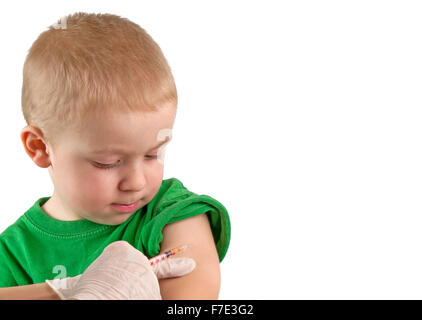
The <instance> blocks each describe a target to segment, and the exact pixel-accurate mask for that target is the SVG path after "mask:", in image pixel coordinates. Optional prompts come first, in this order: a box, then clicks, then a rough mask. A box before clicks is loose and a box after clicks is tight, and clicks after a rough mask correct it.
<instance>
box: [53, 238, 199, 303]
mask: <svg viewBox="0 0 422 320" xmlns="http://www.w3.org/2000/svg"><path fill="white" fill-rule="evenodd" d="M195 265H196V264H195V261H194V260H193V259H190V258H170V259H167V260H163V261H161V262H159V263H157V264H155V265H153V266H150V263H149V261H148V258H147V257H146V256H145V255H144V254H143V253H142V252H140V251H139V250H137V249H135V248H134V247H133V246H131V245H130V244H129V243H128V242H126V241H115V242H113V243H111V244H109V245H108V246H107V247H106V248H105V249H104V251H103V252H102V253H101V255H100V256H99V257H98V258H97V259H96V260H95V261H94V262H93V263H91V265H90V266H89V267H88V268H87V269H86V270H85V272H84V273H82V274H81V275H78V276H76V277H68V278H64V279H54V280H46V282H47V284H48V285H49V286H50V287H51V288H52V289H53V290H54V291H55V292H56V293H57V295H58V296H59V297H60V299H62V300H68V299H78V300H160V299H161V295H160V287H159V284H158V279H163V278H172V277H180V276H183V275H186V274H188V273H190V272H191V271H192V270H193V269H194V268H195Z"/></svg>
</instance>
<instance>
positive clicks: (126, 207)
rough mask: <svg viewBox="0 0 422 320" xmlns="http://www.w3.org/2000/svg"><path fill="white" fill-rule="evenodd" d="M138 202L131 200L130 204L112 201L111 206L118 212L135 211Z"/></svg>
mask: <svg viewBox="0 0 422 320" xmlns="http://www.w3.org/2000/svg"><path fill="white" fill-rule="evenodd" d="M138 204H139V200H138V201H136V202H133V203H131V204H119V203H112V204H111V206H112V207H113V208H114V209H116V210H117V211H120V212H125V213H127V212H132V211H135V209H136V207H137V206H138Z"/></svg>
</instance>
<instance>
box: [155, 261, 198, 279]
mask: <svg viewBox="0 0 422 320" xmlns="http://www.w3.org/2000/svg"><path fill="white" fill-rule="evenodd" d="M195 267H196V263H195V260H193V259H191V258H170V259H167V260H163V261H160V262H159V263H157V264H154V265H153V266H152V269H153V271H154V273H155V275H156V276H157V278H158V279H165V278H173V277H181V276H184V275H186V274H188V273H191V272H192V270H193V269H195Z"/></svg>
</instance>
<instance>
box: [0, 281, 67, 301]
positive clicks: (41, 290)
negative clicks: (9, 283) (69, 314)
mask: <svg viewBox="0 0 422 320" xmlns="http://www.w3.org/2000/svg"><path fill="white" fill-rule="evenodd" d="M0 300H60V298H59V296H58V295H57V294H56V293H55V292H54V290H53V289H51V288H50V286H49V285H48V284H47V283H45V282H44V283H37V284H30V285H26V286H19V287H8V288H0Z"/></svg>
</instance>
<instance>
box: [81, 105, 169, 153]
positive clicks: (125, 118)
mask: <svg viewBox="0 0 422 320" xmlns="http://www.w3.org/2000/svg"><path fill="white" fill-rule="evenodd" d="M174 119H175V110H172V109H160V110H158V111H153V112H124V113H123V112H121V113H114V114H111V113H105V114H102V115H89V116H87V117H86V118H84V120H83V123H82V126H81V129H80V130H79V131H78V132H77V133H76V135H75V139H73V140H74V141H73V143H76V144H77V145H78V146H77V149H78V150H81V151H83V152H93V151H99V150H105V151H107V150H111V149H126V150H128V151H135V150H136V151H139V152H141V151H147V150H149V149H150V148H152V147H154V146H156V145H157V142H159V141H162V140H163V139H164V138H165V137H163V132H164V133H165V134H167V136H168V135H169V134H171V128H173V124H174ZM74 147H75V148H76V146H74Z"/></svg>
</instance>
